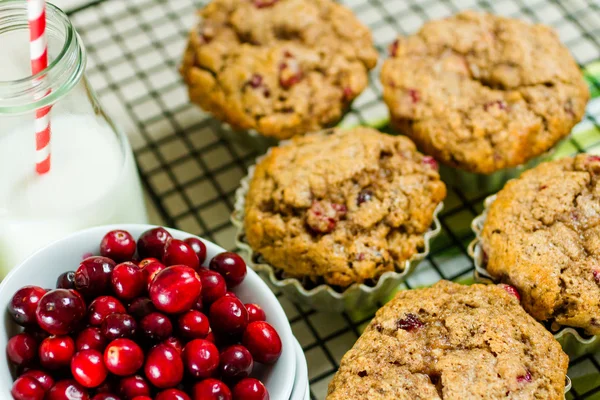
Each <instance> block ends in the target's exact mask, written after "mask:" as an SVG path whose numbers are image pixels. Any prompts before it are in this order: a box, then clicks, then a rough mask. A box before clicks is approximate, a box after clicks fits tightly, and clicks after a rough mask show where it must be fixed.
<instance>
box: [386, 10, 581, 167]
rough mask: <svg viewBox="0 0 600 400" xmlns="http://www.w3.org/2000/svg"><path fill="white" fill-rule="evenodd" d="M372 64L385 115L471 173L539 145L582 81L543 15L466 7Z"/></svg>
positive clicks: (576, 109) (563, 117) (559, 128)
mask: <svg viewBox="0 0 600 400" xmlns="http://www.w3.org/2000/svg"><path fill="white" fill-rule="evenodd" d="M390 53H391V55H390V58H389V59H388V60H386V61H385V63H384V65H383V69H382V72H381V80H382V83H383V86H384V100H385V102H386V104H387V106H388V107H389V110H390V114H391V121H392V124H393V125H394V126H395V127H397V128H398V129H400V130H401V131H402V132H403V133H406V134H407V135H408V136H410V137H411V138H412V139H413V140H414V141H415V142H416V144H417V146H419V148H420V149H421V150H422V151H424V152H425V153H426V154H429V155H431V156H433V157H435V158H436V159H437V160H438V161H441V162H442V163H443V164H445V165H447V166H450V167H453V168H458V169H461V170H463V171H468V172H471V173H477V174H486V175H487V174H491V173H493V172H495V171H499V170H501V169H504V168H511V167H515V166H518V165H521V164H524V163H526V162H527V161H529V160H531V159H533V158H535V157H536V156H539V155H541V154H543V153H545V152H547V151H548V150H549V149H550V148H551V147H553V146H554V145H555V144H556V143H557V142H558V141H560V140H561V139H562V138H564V137H566V136H567V135H569V133H570V131H571V129H572V128H573V126H574V125H575V124H576V123H577V122H579V121H580V120H581V118H582V117H583V115H584V110H585V105H586V103H587V101H588V99H589V91H588V89H587V86H586V84H585V81H584V79H583V76H582V74H581V71H580V70H579V68H578V67H577V64H576V63H575V61H574V60H573V57H572V56H571V54H570V53H569V51H568V49H567V48H566V47H565V46H563V45H562V44H561V43H560V41H559V38H558V36H557V34H556V33H555V32H554V31H553V30H552V29H551V28H549V27H547V26H544V25H539V24H537V25H531V24H528V23H526V22H523V21H519V20H516V19H510V18H504V17H500V16H496V15H492V14H484V13H477V12H473V11H467V12H462V13H460V14H457V15H455V16H453V17H450V18H447V19H443V20H438V21H432V22H428V23H426V24H424V25H423V27H422V28H421V30H420V31H419V32H418V33H417V34H415V35H413V36H410V37H405V38H399V39H398V40H397V41H396V42H394V43H393V44H392V46H391V48H390Z"/></svg>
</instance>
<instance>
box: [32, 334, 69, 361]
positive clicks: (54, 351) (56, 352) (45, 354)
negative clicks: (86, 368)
mask: <svg viewBox="0 0 600 400" xmlns="http://www.w3.org/2000/svg"><path fill="white" fill-rule="evenodd" d="M73 354H75V343H74V342H73V339H71V338H70V337H69V336H51V337H49V338H46V339H44V340H43V341H42V344H40V348H39V355H40V362H41V363H42V366H43V367H44V368H48V369H57V368H60V367H66V366H68V365H69V364H70V363H71V358H73Z"/></svg>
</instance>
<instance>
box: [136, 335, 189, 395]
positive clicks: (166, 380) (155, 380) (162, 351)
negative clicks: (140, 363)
mask: <svg viewBox="0 0 600 400" xmlns="http://www.w3.org/2000/svg"><path fill="white" fill-rule="evenodd" d="M144 372H145V374H146V378H148V380H149V381H150V383H152V384H153V385H154V386H156V387H157V388H160V389H165V388H169V387H173V386H176V385H177V384H178V383H179V382H181V379H182V378H183V362H182V361H181V356H180V355H179V353H177V352H176V351H175V349H173V348H172V347H171V346H167V345H165V344H159V345H157V346H155V347H153V348H152V349H151V350H150V351H149V352H148V357H147V358H146V365H145V366H144Z"/></svg>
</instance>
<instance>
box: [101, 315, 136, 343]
mask: <svg viewBox="0 0 600 400" xmlns="http://www.w3.org/2000/svg"><path fill="white" fill-rule="evenodd" d="M100 329H101V330H102V335H104V337H105V338H107V339H108V340H115V339H119V338H130V337H133V335H135V332H136V330H137V323H136V322H135V319H133V317H132V316H131V315H128V314H110V315H109V316H107V317H106V318H104V321H103V322H102V327H101V328H100Z"/></svg>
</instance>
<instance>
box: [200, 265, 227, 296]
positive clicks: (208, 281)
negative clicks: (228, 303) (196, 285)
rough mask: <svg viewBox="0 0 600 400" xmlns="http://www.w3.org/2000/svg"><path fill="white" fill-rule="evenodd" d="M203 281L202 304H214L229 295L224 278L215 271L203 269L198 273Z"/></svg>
mask: <svg viewBox="0 0 600 400" xmlns="http://www.w3.org/2000/svg"><path fill="white" fill-rule="evenodd" d="M198 275H200V281H202V302H203V303H205V304H212V303H214V302H215V301H217V300H218V299H220V298H221V297H223V296H225V293H227V284H226V283H225V279H224V278H223V276H222V275H221V274H220V273H218V272H215V271H210V270H208V269H201V270H200V271H198Z"/></svg>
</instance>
